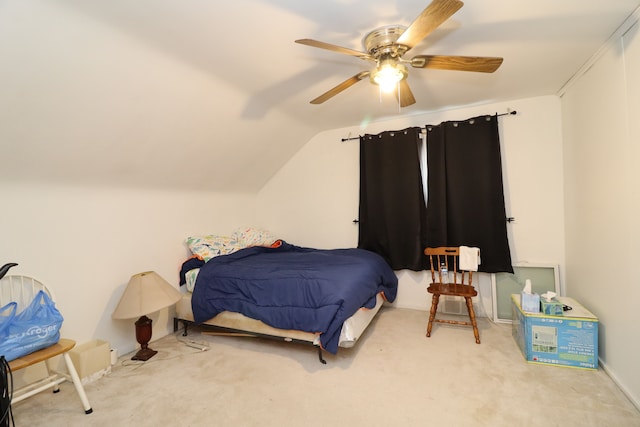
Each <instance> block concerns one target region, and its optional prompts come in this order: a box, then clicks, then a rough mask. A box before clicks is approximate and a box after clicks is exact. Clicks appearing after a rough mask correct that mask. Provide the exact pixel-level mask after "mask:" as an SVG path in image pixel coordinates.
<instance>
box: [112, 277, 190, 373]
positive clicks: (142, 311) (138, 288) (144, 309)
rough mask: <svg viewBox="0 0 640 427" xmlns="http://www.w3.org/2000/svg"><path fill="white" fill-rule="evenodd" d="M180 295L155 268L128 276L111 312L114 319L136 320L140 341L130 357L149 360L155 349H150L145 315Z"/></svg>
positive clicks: (148, 328) (148, 330)
mask: <svg viewBox="0 0 640 427" xmlns="http://www.w3.org/2000/svg"><path fill="white" fill-rule="evenodd" d="M181 297H182V294H181V293H180V292H179V291H178V290H177V289H176V288H174V287H173V286H171V285H170V284H169V282H167V281H166V280H164V279H163V278H162V277H160V275H159V274H158V273H156V272H155V271H146V272H144V273H138V274H134V275H133V276H131V279H129V284H128V285H127V288H126V289H125V290H124V293H123V294H122V297H120V302H119V303H118V305H117V307H116V309H115V310H114V311H113V314H112V315H111V317H112V318H114V319H133V318H136V317H138V316H140V318H139V319H138V320H137V321H136V323H135V325H136V340H137V341H138V344H140V351H138V352H137V353H136V354H135V355H134V356H133V357H132V358H131V360H143V361H146V360H149V359H150V358H151V357H153V356H154V355H155V354H156V353H157V351H155V350H152V349H150V348H149V346H148V344H149V341H150V340H151V319H149V318H148V317H147V316H146V315H147V314H149V313H153V312H155V311H158V310H162V309H163V308H166V307H169V306H170V305H173V304H175V303H176V302H178V300H179V299H180V298H181Z"/></svg>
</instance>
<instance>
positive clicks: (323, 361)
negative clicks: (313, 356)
mask: <svg viewBox="0 0 640 427" xmlns="http://www.w3.org/2000/svg"><path fill="white" fill-rule="evenodd" d="M318 359H319V360H320V363H322V364H323V365H326V364H327V361H326V360H324V358H323V357H322V347H320V346H318Z"/></svg>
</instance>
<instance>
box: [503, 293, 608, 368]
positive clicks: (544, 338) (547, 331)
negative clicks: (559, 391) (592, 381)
mask: <svg viewBox="0 0 640 427" xmlns="http://www.w3.org/2000/svg"><path fill="white" fill-rule="evenodd" d="M558 301H559V302H560V303H561V304H566V305H568V306H570V307H572V310H570V311H566V312H565V313H564V316H550V315H546V314H542V313H537V314H535V313H527V312H525V311H524V310H523V309H522V306H521V305H520V298H519V295H518V294H514V295H511V307H512V313H513V323H512V335H513V337H514V339H515V341H516V343H517V344H518V346H519V347H520V350H521V351H522V354H523V355H524V357H525V359H526V361H527V362H531V363H537V364H543V365H553V366H564V367H572V368H582V369H589V370H596V369H598V318H597V317H596V316H594V315H593V314H592V313H591V312H589V311H588V310H587V309H586V308H584V307H583V306H582V305H580V304H579V303H578V302H576V301H575V300H573V299H571V298H567V297H558Z"/></svg>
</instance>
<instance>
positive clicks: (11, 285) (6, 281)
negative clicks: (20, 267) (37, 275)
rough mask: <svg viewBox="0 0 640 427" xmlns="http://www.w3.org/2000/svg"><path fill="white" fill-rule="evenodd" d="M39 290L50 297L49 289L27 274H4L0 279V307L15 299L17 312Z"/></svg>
mask: <svg viewBox="0 0 640 427" xmlns="http://www.w3.org/2000/svg"><path fill="white" fill-rule="evenodd" d="M41 290H43V291H45V292H46V293H47V294H48V295H49V296H50V297H51V299H54V298H53V295H52V294H51V291H50V290H49V289H48V288H47V287H46V286H45V285H44V284H43V283H42V282H40V281H38V280H36V279H34V278H33V277H28V276H4V277H3V278H2V279H0V307H4V306H5V305H6V304H8V303H10V302H12V301H15V302H16V303H17V304H18V306H17V308H16V311H17V312H18V313H19V312H21V311H22V310H24V308H25V307H26V306H28V305H29V304H30V303H31V301H33V298H35V296H36V295H37V294H38V292H40V291H41Z"/></svg>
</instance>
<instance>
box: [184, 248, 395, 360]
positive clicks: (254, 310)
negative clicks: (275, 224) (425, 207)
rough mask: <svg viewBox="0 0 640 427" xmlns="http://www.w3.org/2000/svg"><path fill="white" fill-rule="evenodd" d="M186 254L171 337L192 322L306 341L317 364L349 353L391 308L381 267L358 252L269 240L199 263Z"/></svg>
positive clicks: (390, 286)
mask: <svg viewBox="0 0 640 427" xmlns="http://www.w3.org/2000/svg"><path fill="white" fill-rule="evenodd" d="M245 243H246V242H245ZM250 243H255V242H250ZM262 243H264V242H262ZM190 248H191V249H192V252H194V254H195V255H196V257H194V258H191V259H189V260H187V261H185V262H184V263H183V265H182V269H181V274H180V275H181V284H182V283H184V284H185V288H186V292H184V294H183V298H182V299H181V300H180V301H179V302H178V304H177V305H176V318H175V320H174V329H175V330H176V331H177V330H178V327H179V324H180V323H183V324H184V326H185V332H184V335H186V334H187V327H188V326H189V325H191V324H197V325H207V326H213V327H216V328H218V329H220V330H221V333H222V334H239V335H243V336H261V337H267V338H275V339H278V340H282V341H287V342H302V343H309V344H313V345H315V346H317V348H318V355H319V359H320V361H321V362H322V363H325V361H324V359H323V357H322V350H326V351H328V352H330V353H332V354H335V353H337V351H338V347H342V348H349V347H352V346H353V345H354V344H355V343H356V341H357V340H358V338H359V337H360V336H361V335H362V333H363V332H364V331H365V329H366V328H367V326H368V325H369V324H370V322H371V320H372V319H373V318H374V317H375V315H376V313H378V311H379V310H380V308H381V307H382V305H383V303H384V301H389V302H393V301H394V300H395V298H396V294H397V284H398V281H397V277H396V276H395V274H394V273H393V271H392V270H391V268H390V267H389V265H388V264H387V263H386V262H385V261H384V259H383V258H382V257H380V256H379V255H377V254H375V253H373V252H370V251H366V250H363V249H355V248H350V249H331V250H327V249H315V248H306V247H300V246H295V245H292V244H289V243H287V242H285V241H282V240H275V241H274V242H272V243H268V242H267V243H266V244H262V245H253V244H250V245H248V246H247V245H246V244H245V245H240V247H239V248H238V247H236V248H235V249H234V250H230V251H228V252H226V253H224V254H223V252H224V251H217V254H216V256H213V257H210V258H209V259H200V258H198V255H197V254H198V251H197V249H194V248H193V247H192V246H191V245H190Z"/></svg>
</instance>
